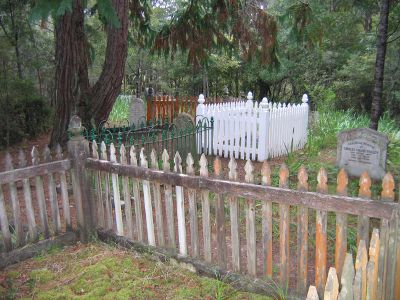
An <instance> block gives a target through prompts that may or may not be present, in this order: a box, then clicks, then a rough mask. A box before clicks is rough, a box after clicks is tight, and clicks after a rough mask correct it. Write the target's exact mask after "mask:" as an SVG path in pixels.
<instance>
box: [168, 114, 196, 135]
mask: <svg viewBox="0 0 400 300" xmlns="http://www.w3.org/2000/svg"><path fill="white" fill-rule="evenodd" d="M173 123H174V124H175V127H176V129H178V131H179V130H181V129H182V130H184V129H186V128H193V126H194V119H193V117H192V116H191V115H190V114H188V113H185V112H183V113H180V114H178V115H177V116H176V117H175V118H174V121H173Z"/></svg>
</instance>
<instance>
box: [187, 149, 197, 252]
mask: <svg viewBox="0 0 400 300" xmlns="http://www.w3.org/2000/svg"><path fill="white" fill-rule="evenodd" d="M193 164H194V160H193V157H192V154H191V153H189V154H188V155H187V158H186V174H188V175H195V174H194V167H193ZM188 196H189V218H190V243H191V246H192V257H198V256H199V228H198V222H197V202H196V190H194V189H188Z"/></svg>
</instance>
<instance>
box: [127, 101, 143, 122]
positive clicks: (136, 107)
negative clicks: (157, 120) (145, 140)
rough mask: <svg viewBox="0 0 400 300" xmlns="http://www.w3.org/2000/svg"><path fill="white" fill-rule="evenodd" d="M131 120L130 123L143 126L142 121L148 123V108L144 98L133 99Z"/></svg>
mask: <svg viewBox="0 0 400 300" xmlns="http://www.w3.org/2000/svg"><path fill="white" fill-rule="evenodd" d="M129 122H130V124H135V126H141V124H142V123H143V124H146V109H145V104H144V102H143V100H142V99H140V98H136V99H133V100H132V102H131V107H130V116H129Z"/></svg>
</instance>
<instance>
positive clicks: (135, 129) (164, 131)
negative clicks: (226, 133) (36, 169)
mask: <svg viewBox="0 0 400 300" xmlns="http://www.w3.org/2000/svg"><path fill="white" fill-rule="evenodd" d="M196 119H197V124H196V125H194V124H193V123H187V124H184V125H183V126H182V125H181V126H180V127H179V128H177V127H176V125H175V124H173V123H167V122H166V123H164V124H162V123H161V122H160V121H157V122H154V123H153V122H148V123H147V124H144V122H142V123H141V124H140V126H136V125H135V124H130V123H129V121H126V122H124V123H126V125H125V126H118V127H116V126H110V124H108V123H107V122H102V123H100V124H99V126H98V127H97V128H92V129H90V130H87V129H84V131H83V133H82V135H83V136H84V138H85V139H87V140H88V141H89V142H90V143H92V142H93V141H96V143H97V144H100V143H101V142H104V143H105V144H106V145H107V146H108V145H110V144H111V143H113V144H114V146H115V147H119V146H121V145H122V144H124V146H125V147H130V146H132V145H133V146H135V148H136V149H137V150H138V151H139V150H140V149H142V148H144V149H145V153H146V155H149V154H150V152H151V150H152V149H155V150H156V151H157V153H158V155H161V153H162V151H163V150H164V149H166V150H167V151H168V153H169V154H170V156H171V155H174V154H175V152H176V151H179V153H180V154H181V156H182V157H186V155H187V154H188V153H189V152H190V153H192V155H194V156H195V155H197V154H201V153H203V152H204V153H210V150H211V145H212V138H213V127H214V124H213V119H211V120H208V119H207V118H203V117H197V118H196ZM99 146H100V145H99Z"/></svg>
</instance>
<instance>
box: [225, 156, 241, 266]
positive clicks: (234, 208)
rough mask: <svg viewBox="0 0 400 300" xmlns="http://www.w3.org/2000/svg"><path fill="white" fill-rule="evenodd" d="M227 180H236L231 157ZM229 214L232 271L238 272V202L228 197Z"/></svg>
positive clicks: (235, 164) (233, 161)
mask: <svg viewBox="0 0 400 300" xmlns="http://www.w3.org/2000/svg"><path fill="white" fill-rule="evenodd" d="M228 167H229V175H228V176H229V180H232V181H236V180H237V171H236V168H237V163H236V161H235V158H234V157H233V155H232V156H231V159H230V161H229V164H228ZM228 200H229V213H230V219H231V243H232V269H233V271H234V272H236V273H239V272H240V257H241V256H240V231H239V202H238V199H237V198H236V197H233V196H229V198H228Z"/></svg>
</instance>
